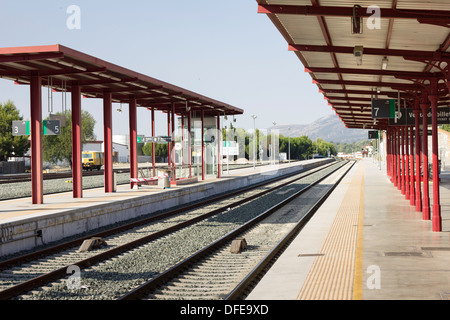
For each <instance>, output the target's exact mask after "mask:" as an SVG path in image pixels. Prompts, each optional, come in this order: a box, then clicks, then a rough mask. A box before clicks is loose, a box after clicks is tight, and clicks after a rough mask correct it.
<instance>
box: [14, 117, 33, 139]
mask: <svg viewBox="0 0 450 320" xmlns="http://www.w3.org/2000/svg"><path fill="white" fill-rule="evenodd" d="M12 135H13V136H29V135H30V121H22V120H18V121H13V122H12Z"/></svg>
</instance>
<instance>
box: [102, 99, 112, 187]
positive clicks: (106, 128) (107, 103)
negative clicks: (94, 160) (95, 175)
mask: <svg viewBox="0 0 450 320" xmlns="http://www.w3.org/2000/svg"><path fill="white" fill-rule="evenodd" d="M103 140H104V167H105V169H104V170H105V192H113V191H114V190H113V165H112V94H111V92H105V93H104V94H103Z"/></svg>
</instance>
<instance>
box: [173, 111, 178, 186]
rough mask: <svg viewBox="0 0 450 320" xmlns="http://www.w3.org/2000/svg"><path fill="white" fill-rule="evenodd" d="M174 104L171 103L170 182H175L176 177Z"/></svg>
mask: <svg viewBox="0 0 450 320" xmlns="http://www.w3.org/2000/svg"><path fill="white" fill-rule="evenodd" d="M175 115H176V114H175V103H172V136H173V143H172V172H173V179H172V181H176V180H177V175H176V173H177V172H176V164H177V163H176V161H175V159H176V152H175V138H176V137H175Z"/></svg>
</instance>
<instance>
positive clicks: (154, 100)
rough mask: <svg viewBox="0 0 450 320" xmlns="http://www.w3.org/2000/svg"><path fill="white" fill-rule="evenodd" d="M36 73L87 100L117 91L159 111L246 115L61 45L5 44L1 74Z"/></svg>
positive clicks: (115, 95) (25, 80) (22, 78)
mask: <svg viewBox="0 0 450 320" xmlns="http://www.w3.org/2000/svg"><path fill="white" fill-rule="evenodd" d="M33 74H39V75H40V76H41V77H42V85H43V86H50V85H51V86H52V88H53V89H55V90H57V91H63V90H66V89H67V88H68V87H69V88H70V85H71V84H72V83H77V84H78V85H79V86H80V87H81V93H82V94H83V96H84V97H88V98H103V94H104V93H105V92H110V93H111V94H112V101H113V102H124V103H128V102H129V99H130V97H133V98H135V99H136V104H137V105H138V106H141V107H149V108H150V107H153V108H154V109H155V110H162V111H165V110H171V108H172V107H171V105H172V103H174V104H175V110H176V112H177V113H178V111H184V110H186V108H190V109H191V110H192V111H196V110H201V109H203V110H204V113H205V115H208V114H211V115H213V116H216V115H217V113H218V112H220V114H222V115H225V114H226V115H234V114H242V113H243V110H242V109H239V108H236V107H234V106H231V105H229V104H226V103H223V102H219V101H217V100H214V99H211V98H208V97H205V96H202V95H200V94H197V93H194V92H192V91H189V90H186V89H183V88H180V87H177V86H175V85H172V84H168V83H166V82H163V81H160V80H157V79H154V78H151V77H149V76H146V75H143V74H140V73H138V72H135V71H131V70H128V69H126V68H123V67H120V66H117V65H115V64H112V63H109V62H106V61H103V60H101V59H98V58H95V57H92V56H90V55H87V54H85V53H82V52H79V51H76V50H73V49H70V48H67V47H65V46H62V45H59V44H57V45H47V46H32V47H13V48H0V77H1V78H4V79H10V80H14V81H15V82H16V83H20V84H29V83H30V81H31V80H30V78H31V76H32V75H33Z"/></svg>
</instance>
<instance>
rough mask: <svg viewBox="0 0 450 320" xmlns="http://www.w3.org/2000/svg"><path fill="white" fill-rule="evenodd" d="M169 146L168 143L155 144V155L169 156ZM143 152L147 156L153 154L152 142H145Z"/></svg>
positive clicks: (160, 156)
mask: <svg viewBox="0 0 450 320" xmlns="http://www.w3.org/2000/svg"><path fill="white" fill-rule="evenodd" d="M167 147H168V144H160V143H156V144H155V157H156V158H165V157H167V155H168V151H167V150H168V148H167ZM142 152H143V153H144V155H146V156H151V155H152V144H151V143H146V144H144V146H143V147H142Z"/></svg>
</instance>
